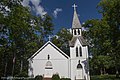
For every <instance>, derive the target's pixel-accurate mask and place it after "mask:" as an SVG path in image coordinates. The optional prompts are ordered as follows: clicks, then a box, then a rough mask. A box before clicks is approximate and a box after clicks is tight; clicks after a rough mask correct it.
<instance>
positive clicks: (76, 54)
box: [76, 47, 78, 57]
mask: <svg viewBox="0 0 120 80" xmlns="http://www.w3.org/2000/svg"><path fill="white" fill-rule="evenodd" d="M76 57H78V47H76Z"/></svg>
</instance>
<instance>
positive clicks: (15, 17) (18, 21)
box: [0, 0, 53, 76]
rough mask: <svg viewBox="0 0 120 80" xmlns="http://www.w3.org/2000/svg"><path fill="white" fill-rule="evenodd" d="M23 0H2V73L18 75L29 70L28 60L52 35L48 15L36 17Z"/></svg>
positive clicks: (0, 62)
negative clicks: (24, 4)
mask: <svg viewBox="0 0 120 80" xmlns="http://www.w3.org/2000/svg"><path fill="white" fill-rule="evenodd" d="M21 3H22V0H1V1H0V60H1V61H0V64H1V65H0V76H15V75H16V76H17V75H19V74H21V73H24V72H25V73H26V72H27V68H28V65H26V64H28V62H27V59H28V58H29V56H31V55H32V54H33V53H34V52H35V51H36V50H37V49H38V48H39V47H41V45H43V43H44V42H45V40H46V37H47V36H48V35H49V34H52V31H53V24H52V19H51V17H50V16H49V15H47V14H46V15H44V18H41V17H40V16H38V17H36V16H34V15H32V14H31V13H30V11H29V9H28V8H26V7H24V6H23V5H22V4H21Z"/></svg>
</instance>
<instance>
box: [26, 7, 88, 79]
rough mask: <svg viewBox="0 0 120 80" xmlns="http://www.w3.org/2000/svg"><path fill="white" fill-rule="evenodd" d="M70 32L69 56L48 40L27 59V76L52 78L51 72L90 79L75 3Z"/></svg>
mask: <svg viewBox="0 0 120 80" xmlns="http://www.w3.org/2000/svg"><path fill="white" fill-rule="evenodd" d="M71 33H72V34H73V37H72V39H71V40H70V42H69V45H70V56H68V55H66V53H64V52H63V51H62V50H60V49H59V48H58V47H57V46H56V45H54V44H53V43H52V42H51V41H48V42H47V43H45V44H44V45H43V46H42V47H41V48H40V49H39V50H38V51H37V52H36V53H34V54H33V55H32V56H31V57H30V58H29V59H28V61H29V69H28V74H29V76H33V77H35V76H37V75H42V76H43V77H44V78H52V75H53V74H59V76H60V78H70V79H71V80H90V76H89V66H88V45H87V42H86V41H85V40H84V38H83V36H82V26H81V23H80V21H79V18H78V15H77V12H76V5H74V15H73V22H72V29H71Z"/></svg>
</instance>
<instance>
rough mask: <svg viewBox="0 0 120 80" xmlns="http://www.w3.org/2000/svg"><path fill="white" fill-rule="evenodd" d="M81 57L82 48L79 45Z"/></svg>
mask: <svg viewBox="0 0 120 80" xmlns="http://www.w3.org/2000/svg"><path fill="white" fill-rule="evenodd" d="M79 52H80V57H81V56H82V48H81V47H79Z"/></svg>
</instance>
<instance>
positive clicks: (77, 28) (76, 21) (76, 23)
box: [72, 4, 82, 36]
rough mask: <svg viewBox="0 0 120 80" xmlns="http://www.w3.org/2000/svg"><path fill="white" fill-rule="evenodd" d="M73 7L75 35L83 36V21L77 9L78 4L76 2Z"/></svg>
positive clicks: (73, 32)
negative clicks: (80, 19) (81, 21)
mask: <svg viewBox="0 0 120 80" xmlns="http://www.w3.org/2000/svg"><path fill="white" fill-rule="evenodd" d="M72 7H74V15H73V22H72V34H73V36H81V31H82V30H81V29H82V26H81V23H80V21H79V18H78V15H77V11H76V7H77V5H76V4H74V5H73V6H72Z"/></svg>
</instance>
